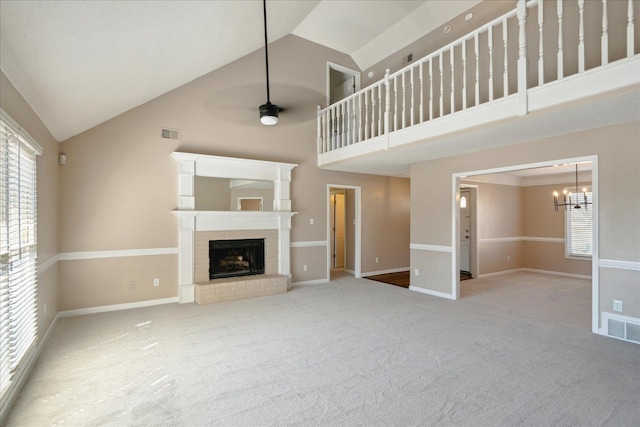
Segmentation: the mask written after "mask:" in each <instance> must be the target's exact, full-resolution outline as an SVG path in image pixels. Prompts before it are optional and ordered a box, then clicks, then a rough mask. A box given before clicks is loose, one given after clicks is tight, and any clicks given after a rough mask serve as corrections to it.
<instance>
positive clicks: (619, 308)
mask: <svg viewBox="0 0 640 427" xmlns="http://www.w3.org/2000/svg"><path fill="white" fill-rule="evenodd" d="M613 311H617V312H618V313H622V301H619V300H617V299H614V300H613Z"/></svg>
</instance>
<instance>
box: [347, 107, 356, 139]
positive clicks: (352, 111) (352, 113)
mask: <svg viewBox="0 0 640 427" xmlns="http://www.w3.org/2000/svg"><path fill="white" fill-rule="evenodd" d="M349 104H351V107H350V108H349ZM347 115H348V116H349V117H348V118H349V145H351V144H353V143H354V142H356V123H355V119H356V98H355V96H354V97H351V98H350V99H349V101H347Z"/></svg>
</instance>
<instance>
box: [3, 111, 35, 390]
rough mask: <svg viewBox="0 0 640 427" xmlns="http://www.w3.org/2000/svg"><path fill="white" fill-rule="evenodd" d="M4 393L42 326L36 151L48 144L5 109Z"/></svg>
mask: <svg viewBox="0 0 640 427" xmlns="http://www.w3.org/2000/svg"><path fill="white" fill-rule="evenodd" d="M0 113H1V114H0V396H2V397H4V396H5V393H6V391H7V390H8V389H9V386H10V385H11V383H12V379H13V378H14V377H15V375H16V373H18V372H20V370H21V369H22V368H23V366H24V364H25V363H24V362H25V361H26V356H27V355H31V354H33V353H32V352H31V351H30V350H32V349H33V347H34V345H35V342H36V332H37V301H36V291H37V266H36V259H37V246H36V243H37V222H36V220H37V218H36V213H37V211H36V156H37V155H38V154H40V153H41V152H42V149H41V148H40V147H39V146H38V144H36V143H35V142H34V141H33V140H32V139H31V138H30V137H29V135H28V134H27V133H26V132H24V131H23V130H22V129H21V128H20V127H19V126H17V125H16V124H15V122H13V120H11V118H9V117H8V116H6V115H5V113H4V111H0Z"/></svg>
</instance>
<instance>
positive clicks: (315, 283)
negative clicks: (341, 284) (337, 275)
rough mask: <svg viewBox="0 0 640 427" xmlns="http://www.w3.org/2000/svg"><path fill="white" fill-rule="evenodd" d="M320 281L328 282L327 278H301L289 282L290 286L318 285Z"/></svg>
mask: <svg viewBox="0 0 640 427" xmlns="http://www.w3.org/2000/svg"><path fill="white" fill-rule="evenodd" d="M321 283H329V279H326V278H325V279H316V280H303V281H301V282H293V283H291V286H294V285H295V286H298V285H302V286H305V285H319V284H321Z"/></svg>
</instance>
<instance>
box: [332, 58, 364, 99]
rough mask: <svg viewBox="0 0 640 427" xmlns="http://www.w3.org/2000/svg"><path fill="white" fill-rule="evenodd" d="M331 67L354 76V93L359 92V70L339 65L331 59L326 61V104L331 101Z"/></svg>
mask: <svg viewBox="0 0 640 427" xmlns="http://www.w3.org/2000/svg"><path fill="white" fill-rule="evenodd" d="M331 69H334V70H336V71H338V72H340V73H343V74H349V75H350V76H353V77H355V80H356V87H355V91H354V93H358V92H360V87H361V84H360V72H359V71H357V70H353V69H351V68H348V67H345V66H344V65H340V64H336V63H335V62H331V61H327V92H326V95H327V98H326V100H327V106H329V105H331V103H330V102H329V100H330V98H331V87H330V85H331V77H330V74H331Z"/></svg>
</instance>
